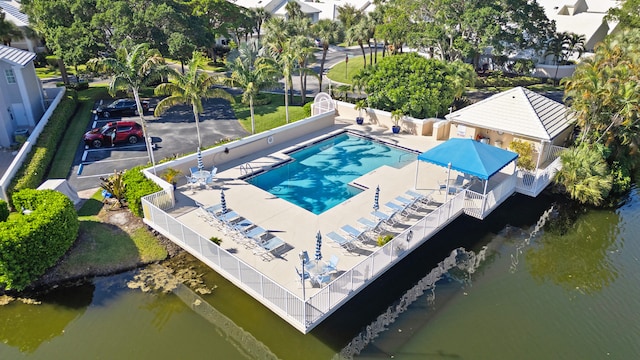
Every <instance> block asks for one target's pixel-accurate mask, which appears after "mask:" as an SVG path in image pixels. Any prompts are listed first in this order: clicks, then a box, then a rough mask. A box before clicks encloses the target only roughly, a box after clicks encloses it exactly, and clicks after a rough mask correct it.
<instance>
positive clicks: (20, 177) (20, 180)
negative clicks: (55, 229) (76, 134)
mask: <svg viewBox="0 0 640 360" xmlns="http://www.w3.org/2000/svg"><path fill="white" fill-rule="evenodd" d="M67 92H68V94H67V96H66V97H65V98H64V99H62V101H61V102H60V104H58V107H57V108H56V110H55V111H54V112H53V114H52V115H51V118H49V122H48V123H47V125H46V126H45V127H44V129H43V130H42V133H41V134H40V136H39V137H38V141H37V142H36V143H35V145H34V146H33V148H32V149H31V152H30V153H29V155H28V156H27V158H26V160H25V162H24V164H23V165H22V166H21V167H20V169H19V170H18V172H17V173H16V176H15V177H14V178H13V181H11V184H10V185H9V188H8V189H7V196H8V197H9V199H10V200H11V201H12V198H13V197H12V195H11V194H13V193H14V192H17V191H20V190H22V189H35V188H37V187H38V186H39V185H40V184H41V183H42V180H43V179H44V178H45V177H46V175H47V172H48V170H49V166H50V165H51V162H52V161H53V157H54V155H55V153H56V150H57V148H58V145H59V144H60V141H61V140H62V137H63V136H64V134H65V131H66V129H67V127H68V125H69V121H70V120H71V118H72V116H73V113H74V112H75V110H76V100H75V99H77V96H78V94H77V93H76V92H75V91H73V90H68V91H67ZM10 205H11V204H10Z"/></svg>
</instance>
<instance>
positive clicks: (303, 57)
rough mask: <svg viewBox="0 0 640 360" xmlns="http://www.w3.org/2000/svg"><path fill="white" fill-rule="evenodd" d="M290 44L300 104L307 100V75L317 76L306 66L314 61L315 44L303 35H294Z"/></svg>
mask: <svg viewBox="0 0 640 360" xmlns="http://www.w3.org/2000/svg"><path fill="white" fill-rule="evenodd" d="M291 46H292V49H291V51H292V52H293V54H294V55H295V62H296V67H297V70H298V76H299V78H300V94H301V99H302V100H301V105H304V104H305V102H306V101H307V95H306V94H307V76H308V75H313V76H316V77H318V74H316V73H315V72H314V71H313V70H311V69H309V68H308V66H309V63H311V62H314V61H315V56H314V53H315V46H314V44H313V42H311V40H310V39H309V38H308V37H306V36H304V35H298V36H296V37H294V38H293V41H292V42H291Z"/></svg>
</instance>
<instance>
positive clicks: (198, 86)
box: [153, 51, 234, 148]
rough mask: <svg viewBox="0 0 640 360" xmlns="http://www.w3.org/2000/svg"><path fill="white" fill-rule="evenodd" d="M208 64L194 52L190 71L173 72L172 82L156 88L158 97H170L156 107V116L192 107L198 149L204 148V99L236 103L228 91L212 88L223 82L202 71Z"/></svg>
mask: <svg viewBox="0 0 640 360" xmlns="http://www.w3.org/2000/svg"><path fill="white" fill-rule="evenodd" d="M206 63H207V58H206V57H205V56H204V55H202V54H201V53H200V52H199V51H194V52H193V55H192V57H191V60H189V63H188V64H187V68H188V71H187V72H186V74H181V73H180V72H178V71H172V72H171V73H169V79H170V80H171V82H169V83H163V84H160V85H158V86H157V87H156V88H155V94H156V95H168V97H166V98H164V99H162V100H160V102H158V105H156V109H155V111H154V113H153V114H154V115H155V116H160V115H162V114H163V113H164V112H165V111H167V110H168V109H169V108H171V107H173V106H176V105H181V104H190V105H191V108H192V110H193V116H194V118H195V121H196V131H197V133H198V148H201V147H202V139H201V137H200V113H202V111H203V108H202V98H222V99H225V100H229V101H230V102H234V99H233V96H231V95H230V94H229V93H227V92H226V91H224V90H222V89H215V88H212V86H213V85H215V84H217V83H219V82H221V81H220V80H219V79H218V78H216V77H213V76H210V75H209V74H208V73H207V72H205V71H203V70H202V68H203V67H204V65H205V64H206Z"/></svg>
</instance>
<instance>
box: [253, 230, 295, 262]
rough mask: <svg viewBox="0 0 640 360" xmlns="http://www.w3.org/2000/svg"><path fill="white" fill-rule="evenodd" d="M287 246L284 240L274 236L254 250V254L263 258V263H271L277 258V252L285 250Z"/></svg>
mask: <svg viewBox="0 0 640 360" xmlns="http://www.w3.org/2000/svg"><path fill="white" fill-rule="evenodd" d="M285 245H287V243H286V242H284V240H282V239H280V238H279V237H276V236H274V237H272V238H271V239H269V240H267V241H265V242H263V243H261V244H260V246H259V247H257V248H256V249H255V250H253V254H254V255H258V256H260V257H262V260H263V261H269V260H271V259H273V258H274V257H275V253H276V251H278V250H279V249H281V248H283V247H284V246H285Z"/></svg>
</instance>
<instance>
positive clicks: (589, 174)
mask: <svg viewBox="0 0 640 360" xmlns="http://www.w3.org/2000/svg"><path fill="white" fill-rule="evenodd" d="M605 151H606V148H605V147H604V146H602V145H597V146H596V145H594V146H592V145H590V144H587V143H582V144H580V145H579V146H576V147H573V148H570V149H568V150H565V151H563V152H561V153H560V159H561V161H562V168H561V169H560V170H558V172H557V173H556V176H555V179H554V180H555V182H556V184H558V185H560V186H561V187H562V188H563V189H564V191H565V192H567V193H568V194H569V196H570V197H571V198H572V199H573V200H576V201H578V202H580V203H581V204H591V205H596V206H597V205H601V204H602V203H603V202H604V199H606V198H607V196H608V195H609V191H611V186H612V179H611V175H610V174H609V169H608V166H607V162H606V161H605V154H604V153H605Z"/></svg>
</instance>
